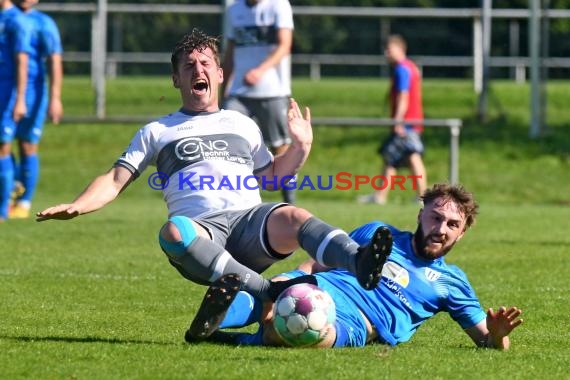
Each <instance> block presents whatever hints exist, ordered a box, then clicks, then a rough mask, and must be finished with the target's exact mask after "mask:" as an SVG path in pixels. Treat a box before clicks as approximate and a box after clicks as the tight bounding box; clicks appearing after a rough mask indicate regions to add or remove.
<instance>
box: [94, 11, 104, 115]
mask: <svg viewBox="0 0 570 380" xmlns="http://www.w3.org/2000/svg"><path fill="white" fill-rule="evenodd" d="M106 63H107V0H97V10H96V11H95V12H94V13H93V16H92V18H91V82H92V84H93V87H94V88H95V114H96V116H97V118H98V119H104V118H105V113H106V112H105V65H106Z"/></svg>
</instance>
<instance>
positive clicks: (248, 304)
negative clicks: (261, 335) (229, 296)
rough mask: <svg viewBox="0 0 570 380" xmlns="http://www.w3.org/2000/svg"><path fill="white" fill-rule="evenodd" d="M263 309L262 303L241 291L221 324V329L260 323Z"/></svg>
mask: <svg viewBox="0 0 570 380" xmlns="http://www.w3.org/2000/svg"><path fill="white" fill-rule="evenodd" d="M262 309H263V304H262V302H261V301H260V300H259V299H257V298H255V297H254V296H252V295H251V294H249V293H246V292H244V291H240V292H239V293H238V294H237V296H236V298H235V299H234V301H233V302H232V304H231V305H230V308H229V309H228V312H227V314H226V317H225V318H224V320H223V321H222V323H221V324H220V328H221V329H229V328H238V327H244V326H248V325H251V324H252V323H254V322H258V321H259V318H260V317H261V311H262Z"/></svg>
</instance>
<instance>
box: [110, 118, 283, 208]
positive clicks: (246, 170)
mask: <svg viewBox="0 0 570 380" xmlns="http://www.w3.org/2000/svg"><path fill="white" fill-rule="evenodd" d="M272 161H273V156H272V154H271V153H270V152H269V150H268V149H267V147H266V146H265V144H264V143H263V138H262V136H261V132H260V130H259V128H258V126H257V124H255V122H254V121H253V120H251V119H250V118H248V117H246V116H244V115H242V114H240V113H239V112H236V111H228V110H221V111H218V112H212V113H206V112H202V113H195V114H187V113H185V112H183V111H178V112H175V113H172V114H170V115H168V116H165V117H162V118H161V119H159V120H157V121H155V122H152V123H149V124H147V125H146V126H144V127H143V128H141V129H140V130H139V131H138V133H137V134H136V135H135V136H134V138H133V139H132V141H131V143H130V145H129V147H128V148H127V150H126V151H125V152H124V153H123V154H122V155H121V157H120V158H119V159H118V160H117V162H116V164H115V165H120V166H123V167H125V168H127V169H128V170H130V171H131V172H132V173H133V174H134V175H135V176H137V177H138V176H139V175H140V174H141V173H142V172H143V171H144V170H145V169H146V167H147V166H149V165H153V166H156V168H157V171H156V172H155V173H151V174H150V175H149V178H148V179H147V180H148V183H149V186H150V187H152V188H154V189H156V188H157V187H158V188H160V189H162V192H163V196H164V200H165V201H166V204H167V207H168V213H169V217H171V216H175V215H184V216H188V217H190V218H194V217H197V216H200V215H205V214H208V213H211V212H213V211H219V210H222V209H233V210H242V209H247V208H250V207H252V206H255V205H257V204H259V203H261V196H260V191H259V185H258V183H257V181H256V179H255V177H254V174H255V173H256V172H259V171H261V170H263V169H265V168H266V167H268V166H269V165H270V164H271V163H272ZM157 173H158V174H157ZM157 176H158V177H162V178H161V179H163V181H162V182H161V183H160V181H157V178H156V177H157Z"/></svg>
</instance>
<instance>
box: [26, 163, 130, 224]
mask: <svg viewBox="0 0 570 380" xmlns="http://www.w3.org/2000/svg"><path fill="white" fill-rule="evenodd" d="M132 180H133V174H132V173H131V172H130V171H128V170H127V169H125V168H124V167H121V166H115V167H113V168H112V169H111V170H109V171H108V172H107V173H105V174H103V175H101V176H99V177H97V178H95V179H94V180H93V181H92V182H91V183H90V184H89V185H88V186H87V188H85V190H83V192H82V193H81V194H80V195H79V196H78V197H77V198H76V199H75V200H74V201H73V203H67V204H60V205H56V206H52V207H48V208H46V209H45V210H43V211H40V212H38V213H37V214H36V220H37V221H38V222H42V221H44V220H49V219H59V220H66V219H72V218H75V217H76V216H79V215H81V214H87V213H89V212H93V211H96V210H99V209H100V208H102V207H103V206H105V205H106V204H107V203H109V202H111V201H113V200H114V199H115V198H116V197H117V196H118V195H119V194H120V193H121V192H122V191H123V190H124V189H125V188H126V187H127V186H128V185H129V183H131V182H132Z"/></svg>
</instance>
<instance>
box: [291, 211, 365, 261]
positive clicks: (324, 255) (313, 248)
mask: <svg viewBox="0 0 570 380" xmlns="http://www.w3.org/2000/svg"><path fill="white" fill-rule="evenodd" d="M298 240H299V244H300V245H301V247H302V248H303V249H304V250H305V251H307V252H308V253H309V255H311V257H312V258H313V259H315V260H316V261H317V262H318V263H320V264H323V265H326V266H328V267H331V268H344V269H347V270H349V271H351V272H354V271H355V265H356V264H355V263H356V260H355V258H356V253H357V252H358V244H357V243H356V242H355V241H354V240H352V239H351V238H350V237H349V236H348V234H347V233H346V232H344V231H343V230H341V229H339V228H335V227H333V226H330V225H328V224H327V223H325V222H323V221H322V220H320V219H318V218H316V217H314V216H313V217H311V218H309V219H308V220H307V221H306V222H305V223H303V225H302V226H301V227H300V228H299V234H298Z"/></svg>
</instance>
